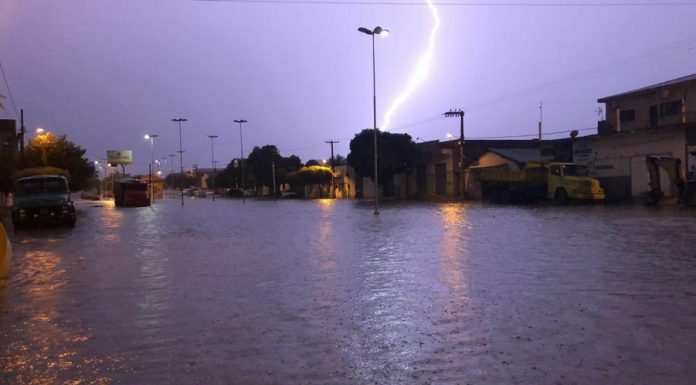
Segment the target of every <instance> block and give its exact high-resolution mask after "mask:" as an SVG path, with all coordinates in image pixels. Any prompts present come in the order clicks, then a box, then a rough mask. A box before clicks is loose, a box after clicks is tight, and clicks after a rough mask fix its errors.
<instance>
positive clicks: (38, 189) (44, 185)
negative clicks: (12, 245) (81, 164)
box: [12, 175, 77, 229]
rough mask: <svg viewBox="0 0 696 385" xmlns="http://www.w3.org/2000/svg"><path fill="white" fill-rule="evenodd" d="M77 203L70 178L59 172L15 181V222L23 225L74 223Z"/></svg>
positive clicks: (15, 226) (13, 213)
mask: <svg viewBox="0 0 696 385" xmlns="http://www.w3.org/2000/svg"><path fill="white" fill-rule="evenodd" d="M76 222H77V215H76V214H75V206H74V205H73V202H72V200H71V199H70V190H69V189H68V181H67V179H65V177H63V176H60V175H36V176H30V177H26V178H20V179H17V181H15V200H14V205H13V206H12V225H13V226H14V228H15V229H20V228H22V227H24V226H26V225H30V224H47V223H53V224H63V225H65V226H68V227H74V226H75V223H76Z"/></svg>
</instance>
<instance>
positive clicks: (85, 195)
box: [80, 190, 101, 201]
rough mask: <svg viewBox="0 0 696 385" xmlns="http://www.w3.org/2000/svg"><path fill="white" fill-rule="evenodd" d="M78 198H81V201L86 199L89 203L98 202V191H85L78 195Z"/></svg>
mask: <svg viewBox="0 0 696 385" xmlns="http://www.w3.org/2000/svg"><path fill="white" fill-rule="evenodd" d="M80 198H82V199H87V200H91V201H98V200H99V199H101V198H100V197H99V191H96V190H87V191H83V192H82V193H81V194H80Z"/></svg>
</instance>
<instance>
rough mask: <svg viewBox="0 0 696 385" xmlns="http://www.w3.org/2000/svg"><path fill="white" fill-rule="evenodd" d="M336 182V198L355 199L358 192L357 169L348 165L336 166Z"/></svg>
mask: <svg viewBox="0 0 696 385" xmlns="http://www.w3.org/2000/svg"><path fill="white" fill-rule="evenodd" d="M334 175H335V176H334V183H335V184H336V192H335V194H336V198H338V199H342V198H343V199H345V198H349V199H353V198H355V194H356V192H357V182H356V179H355V178H356V174H355V170H353V168H352V167H350V166H348V165H340V166H335V167H334Z"/></svg>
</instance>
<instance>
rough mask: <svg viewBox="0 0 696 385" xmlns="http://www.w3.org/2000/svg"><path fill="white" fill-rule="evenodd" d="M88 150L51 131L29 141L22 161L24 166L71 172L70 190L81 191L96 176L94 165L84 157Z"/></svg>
mask: <svg viewBox="0 0 696 385" xmlns="http://www.w3.org/2000/svg"><path fill="white" fill-rule="evenodd" d="M86 152H87V150H85V149H84V148H82V147H80V146H78V145H76V144H74V143H73V142H71V141H69V140H67V139H66V138H65V135H61V136H59V137H56V136H54V135H53V134H51V133H46V134H43V135H39V136H37V137H36V138H34V139H32V140H31V141H29V145H27V147H26V148H25V150H24V156H23V158H22V159H21V161H20V164H21V166H22V167H23V168H32V167H56V168H61V169H65V170H67V171H68V173H69V174H70V190H71V191H80V190H82V189H83V188H84V187H85V186H86V185H87V182H88V181H89V179H90V178H91V177H92V176H94V173H95V169H94V165H93V164H92V163H91V162H90V161H89V160H88V159H87V158H85V157H84V155H85V153H86Z"/></svg>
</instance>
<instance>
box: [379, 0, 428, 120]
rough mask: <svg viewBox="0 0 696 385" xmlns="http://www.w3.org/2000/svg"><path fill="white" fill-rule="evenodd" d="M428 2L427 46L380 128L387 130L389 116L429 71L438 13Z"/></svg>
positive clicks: (390, 116) (423, 79)
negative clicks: (431, 20)
mask: <svg viewBox="0 0 696 385" xmlns="http://www.w3.org/2000/svg"><path fill="white" fill-rule="evenodd" d="M426 2H427V3H428V8H429V9H430V14H431V15H432V17H433V21H434V24H433V29H432V30H431V31H430V39H429V43H428V48H427V49H426V51H425V52H424V53H423V54H422V55H421V57H420V59H418V62H417V63H416V68H415V69H414V71H413V74H412V75H411V78H410V79H409V81H408V83H406V87H405V88H404V89H403V90H402V91H401V93H400V94H399V95H398V96H397V97H396V98H395V99H394V100H393V101H392V102H391V105H390V106H389V109H388V110H387V112H386V113H385V114H384V121H383V122H382V130H383V131H388V130H389V125H390V124H391V118H392V116H393V115H394V113H395V112H396V110H398V109H399V107H401V105H402V104H404V102H405V101H406V100H407V99H408V98H409V97H410V96H411V95H412V94H413V92H414V91H415V90H416V88H418V86H419V85H421V83H423V82H424V81H425V79H426V78H427V77H428V72H430V67H431V65H432V62H433V53H434V52H435V37H436V36H437V31H438V30H439V29H440V14H439V13H438V12H437V8H435V5H434V4H433V2H432V0H426Z"/></svg>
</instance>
